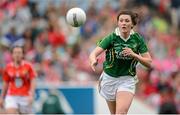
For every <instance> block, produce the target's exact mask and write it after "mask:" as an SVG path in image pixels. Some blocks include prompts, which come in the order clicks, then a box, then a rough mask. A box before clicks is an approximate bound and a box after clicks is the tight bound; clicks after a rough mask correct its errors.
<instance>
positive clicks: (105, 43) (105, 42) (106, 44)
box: [97, 34, 112, 50]
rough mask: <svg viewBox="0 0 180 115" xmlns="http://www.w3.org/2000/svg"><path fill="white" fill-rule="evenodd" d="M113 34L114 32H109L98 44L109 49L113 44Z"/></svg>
mask: <svg viewBox="0 0 180 115" xmlns="http://www.w3.org/2000/svg"><path fill="white" fill-rule="evenodd" d="M111 36H112V34H109V35H107V36H106V37H104V38H103V39H102V40H100V41H99V42H98V43H97V46H99V47H101V48H103V49H104V50H106V49H108V48H109V47H110V46H111V38H112V37H111Z"/></svg>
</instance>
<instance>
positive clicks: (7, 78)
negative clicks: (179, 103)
mask: <svg viewBox="0 0 180 115" xmlns="http://www.w3.org/2000/svg"><path fill="white" fill-rule="evenodd" d="M2 77H3V81H5V82H9V81H10V77H9V75H8V73H7V68H5V69H4V70H3V76H2Z"/></svg>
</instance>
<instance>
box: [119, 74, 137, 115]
mask: <svg viewBox="0 0 180 115" xmlns="http://www.w3.org/2000/svg"><path fill="white" fill-rule="evenodd" d="M120 80H121V83H120V84H119V87H118V89H117V92H116V114H127V112H128V110H129V107H130V105H131V103H132V100H133V98H134V93H135V89H136V83H137V80H136V79H135V78H133V77H131V76H126V77H122V78H120Z"/></svg>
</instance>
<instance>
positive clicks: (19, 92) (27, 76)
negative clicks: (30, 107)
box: [3, 61, 36, 96]
mask: <svg viewBox="0 0 180 115" xmlns="http://www.w3.org/2000/svg"><path fill="white" fill-rule="evenodd" d="M35 76H36V72H35V71H34V69H33V68H32V66H31V64H30V63H28V62H27V61H22V63H21V65H20V66H18V67H16V66H15V65H14V63H9V64H8V65H7V66H6V68H5V70H4V73H3V80H4V81H5V82H8V84H9V86H8V91H7V95H15V96H28V95H29V91H30V81H31V80H32V79H34V78H35Z"/></svg>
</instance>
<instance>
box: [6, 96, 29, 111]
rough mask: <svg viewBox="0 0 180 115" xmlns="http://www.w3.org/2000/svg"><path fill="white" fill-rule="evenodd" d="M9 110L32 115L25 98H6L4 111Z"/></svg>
mask: <svg viewBox="0 0 180 115" xmlns="http://www.w3.org/2000/svg"><path fill="white" fill-rule="evenodd" d="M9 108H15V109H18V111H19V112H20V113H32V107H31V106H30V105H29V102H28V97H27V96H9V95H8V96H6V98H5V109H9Z"/></svg>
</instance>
